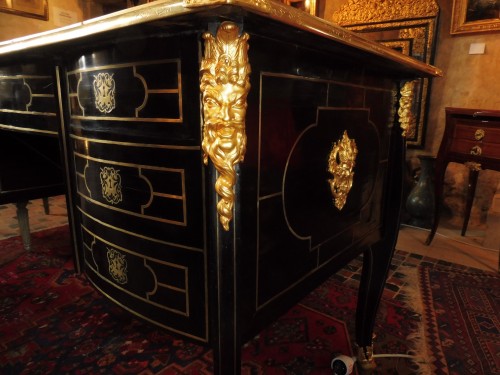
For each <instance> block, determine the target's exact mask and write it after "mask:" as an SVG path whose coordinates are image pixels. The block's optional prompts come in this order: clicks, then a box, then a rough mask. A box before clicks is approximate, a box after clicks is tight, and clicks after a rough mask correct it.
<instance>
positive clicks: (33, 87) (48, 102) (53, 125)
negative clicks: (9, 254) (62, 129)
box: [0, 64, 66, 250]
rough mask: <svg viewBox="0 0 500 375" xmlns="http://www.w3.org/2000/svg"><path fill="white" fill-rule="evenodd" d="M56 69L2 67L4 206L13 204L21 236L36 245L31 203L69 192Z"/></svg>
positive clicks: (0, 192) (0, 195) (0, 183)
mask: <svg viewBox="0 0 500 375" xmlns="http://www.w3.org/2000/svg"><path fill="white" fill-rule="evenodd" d="M52 70H53V69H52V67H51V66H49V67H47V66H44V65H43V64H40V65H29V64H28V65H27V64H20V65H16V66H8V67H0V204H6V203H14V204H16V206H17V218H18V222H19V227H20V230H21V237H22V240H23V244H24V247H25V249H26V250H30V249H31V236H30V226H29V214H28V209H27V204H28V202H29V201H30V200H33V199H39V198H43V199H45V202H44V203H45V205H46V208H45V209H46V212H47V211H48V206H47V203H46V202H47V198H48V197H51V196H54V195H61V194H64V193H65V191H66V188H65V187H66V184H65V181H64V167H63V165H62V159H61V152H60V148H59V145H60V142H59V139H58V129H59V124H58V121H57V116H56V114H57V101H56V96H55V93H54V89H53V77H52Z"/></svg>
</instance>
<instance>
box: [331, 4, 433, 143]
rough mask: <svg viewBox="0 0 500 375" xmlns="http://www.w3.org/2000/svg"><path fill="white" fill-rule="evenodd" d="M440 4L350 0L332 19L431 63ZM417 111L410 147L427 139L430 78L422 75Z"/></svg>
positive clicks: (408, 135)
mask: <svg viewBox="0 0 500 375" xmlns="http://www.w3.org/2000/svg"><path fill="white" fill-rule="evenodd" d="M438 14H439V7H438V5H437V3H436V1H435V0H420V1H414V0H386V1H384V2H380V1H379V0H369V1H364V2H360V1H355V0H349V1H348V2H347V3H346V4H345V5H344V6H342V7H341V8H340V9H339V10H338V11H336V12H334V14H333V17H332V21H333V22H334V23H337V24H339V25H341V26H343V27H345V28H347V29H349V30H352V31H355V32H359V33H361V34H363V36H365V37H367V38H368V39H371V40H374V41H377V42H379V43H381V44H383V45H385V46H387V47H389V48H392V49H395V50H398V51H399V52H401V53H403V54H405V55H407V56H411V57H414V58H416V59H418V60H420V61H423V62H425V63H427V64H432V62H433V57H434V43H435V37H436V30H437V17H438ZM413 89H414V92H413V95H414V96H415V103H414V107H413V108H414V113H413V116H412V117H413V118H414V121H412V122H411V123H410V124H409V128H408V129H406V140H407V144H408V146H409V147H413V148H422V147H423V146H424V143H425V131H426V126H427V124H426V122H427V107H428V97H429V95H430V81H429V79H428V78H423V79H419V80H418V81H417V83H416V84H415V85H414V86H413Z"/></svg>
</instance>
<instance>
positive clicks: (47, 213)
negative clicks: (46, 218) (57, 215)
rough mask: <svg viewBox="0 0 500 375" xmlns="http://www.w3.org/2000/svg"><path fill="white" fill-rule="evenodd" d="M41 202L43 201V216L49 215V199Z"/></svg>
mask: <svg viewBox="0 0 500 375" xmlns="http://www.w3.org/2000/svg"><path fill="white" fill-rule="evenodd" d="M42 200H43V210H44V211H45V215H49V214H50V206H49V198H48V197H45V198H42Z"/></svg>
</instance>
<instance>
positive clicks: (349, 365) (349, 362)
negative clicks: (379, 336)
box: [330, 354, 425, 375]
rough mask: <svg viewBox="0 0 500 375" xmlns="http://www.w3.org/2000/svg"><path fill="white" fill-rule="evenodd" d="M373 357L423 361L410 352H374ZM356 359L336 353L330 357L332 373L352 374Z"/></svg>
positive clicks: (337, 374) (334, 374)
mask: <svg viewBox="0 0 500 375" xmlns="http://www.w3.org/2000/svg"><path fill="white" fill-rule="evenodd" d="M373 358H407V359H413V360H419V361H421V362H425V361H424V360H423V359H422V358H420V357H418V356H415V355H410V354H374V355H373ZM356 361H357V358H356V357H349V356H347V355H344V354H338V355H336V356H335V357H334V358H333V359H332V362H331V363H330V368H331V369H332V370H333V375H350V374H352V371H353V369H354V364H355V363H356Z"/></svg>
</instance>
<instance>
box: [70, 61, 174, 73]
mask: <svg viewBox="0 0 500 375" xmlns="http://www.w3.org/2000/svg"><path fill="white" fill-rule="evenodd" d="M164 63H176V64H179V63H180V60H179V59H164V60H143V61H134V62H130V63H121V64H108V65H99V66H93V67H91V68H80V69H75V70H71V71H69V72H68V73H67V75H68V76H69V75H72V74H76V73H87V72H95V71H98V70H108V69H121V68H132V67H134V66H146V65H159V64H164Z"/></svg>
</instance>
